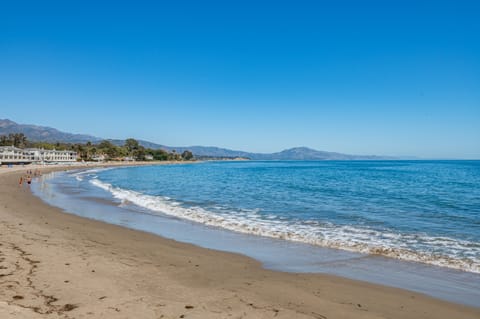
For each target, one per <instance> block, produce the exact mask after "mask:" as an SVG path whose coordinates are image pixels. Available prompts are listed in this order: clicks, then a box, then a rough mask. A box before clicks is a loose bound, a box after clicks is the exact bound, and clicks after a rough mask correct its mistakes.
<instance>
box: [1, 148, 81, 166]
mask: <svg viewBox="0 0 480 319" xmlns="http://www.w3.org/2000/svg"><path fill="white" fill-rule="evenodd" d="M76 161H77V152H74V151H57V150H44V149H39V148H27V149H21V148H18V147H13V146H0V164H30V163H68V162H76Z"/></svg>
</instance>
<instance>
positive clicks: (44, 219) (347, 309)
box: [0, 167, 480, 319]
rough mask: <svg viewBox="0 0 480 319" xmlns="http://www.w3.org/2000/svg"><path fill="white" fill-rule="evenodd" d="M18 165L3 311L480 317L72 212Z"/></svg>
mask: <svg viewBox="0 0 480 319" xmlns="http://www.w3.org/2000/svg"><path fill="white" fill-rule="evenodd" d="M25 169H27V168H25ZM29 169H30V167H29ZM51 169H52V168H49V169H48V170H51ZM57 169H58V168H57ZM21 170H22V168H17V171H16V169H7V168H0V318H2V319H4V318H480V309H478V308H471V307H466V306H462V305H456V304H452V303H448V302H444V301H440V300H436V299H433V298H430V297H428V296H424V295H421V294H417V293H413V292H409V291H405V290H401V289H395V288H389V287H383V286H379V285H373V284H369V283H364V282H359V281H354V280H348V279H344V278H339V277H335V276H330V275H322V274H293V273H282V272H276V271H270V270H265V269H263V268H262V267H261V265H260V264H259V263H258V262H256V261H255V260H252V259H250V258H247V257H244V256H240V255H236V254H230V253H224V252H218V251H213V250H209V249H204V248H199V247H196V246H194V245H189V244H183V243H178V242H176V241H173V240H167V239H164V238H161V237H158V236H155V235H151V234H147V233H143V232H139V231H134V230H129V229H126V228H122V227H119V226H114V225H109V224H105V223H102V222H97V221H92V220H88V219H84V218H81V217H77V216H74V215H70V214H66V213H63V212H62V211H61V210H59V209H57V208H54V207H51V206H48V205H47V204H45V203H43V202H42V201H41V200H40V199H39V198H37V197H35V196H33V195H32V194H31V192H30V191H29V189H28V186H26V185H25V186H23V187H19V186H18V180H19V176H20V174H21Z"/></svg>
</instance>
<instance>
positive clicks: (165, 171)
mask: <svg viewBox="0 0 480 319" xmlns="http://www.w3.org/2000/svg"><path fill="white" fill-rule="evenodd" d="M71 177H72V178H73V177H74V178H75V180H76V181H77V182H82V183H89V184H90V185H91V187H99V188H102V189H103V190H105V191H108V192H109V193H111V195H112V196H113V197H114V198H115V199H116V200H118V201H119V202H120V205H133V206H138V207H141V208H143V209H146V210H148V211H150V212H151V213H153V214H162V215H170V216H174V217H178V218H181V219H187V220H190V221H194V222H198V223H202V224H205V225H209V226H215V227H220V228H223V229H228V230H231V231H235V232H241V233H248V234H253V235H258V236H265V237H271V238H280V239H283V240H287V241H294V242H303V243H308V244H313V245H318V246H324V247H332V248H340V249H343V250H348V251H353V252H361V253H371V254H378V255H384V256H387V257H392V258H397V259H402V260H409V261H419V262H422V263H427V264H433V265H438V266H443V267H449V268H456V269H462V270H466V271H469V272H476V273H479V272H480V161H338V162H337V161H334V162H331V161H328V162H325V161H322V162H303V161H302V162H297V161H293V162H292V161H284V162H250V161H247V162H209V163H200V164H194V165H192V164H186V165H169V166H149V167H129V168H120V169H107V170H93V171H82V172H77V173H73V174H71Z"/></svg>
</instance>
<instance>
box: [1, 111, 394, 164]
mask: <svg viewBox="0 0 480 319" xmlns="http://www.w3.org/2000/svg"><path fill="white" fill-rule="evenodd" d="M10 133H23V134H25V136H26V137H27V138H28V139H29V140H31V141H45V142H66V143H86V142H89V141H90V142H92V143H98V142H100V141H102V140H106V138H99V137H96V136H92V135H87V134H72V133H67V132H62V131H59V130H57V129H55V128H51V127H46V126H39V125H30V124H18V123H15V122H13V121H11V120H8V119H4V120H1V119H0V135H5V134H10ZM107 140H109V141H111V142H112V143H114V144H117V145H123V144H124V140H114V139H113V140H112V139H107ZM138 141H139V143H140V145H142V146H144V147H147V148H152V149H164V150H167V151H172V150H175V151H176V152H178V153H181V152H183V151H185V150H189V151H191V152H192V153H193V154H194V155H196V156H206V157H244V158H250V159H252V160H369V159H394V158H392V157H386V156H376V155H349V154H342V153H334V152H325V151H317V150H314V149H311V148H308V147H295V148H291V149H287V150H283V151H281V152H276V153H268V154H267V153H250V152H244V151H237V150H230V149H225V148H219V147H212V146H188V147H173V146H166V145H161V144H156V143H152V142H149V141H144V140H138Z"/></svg>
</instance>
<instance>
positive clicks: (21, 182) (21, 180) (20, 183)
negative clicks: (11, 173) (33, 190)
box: [18, 176, 23, 187]
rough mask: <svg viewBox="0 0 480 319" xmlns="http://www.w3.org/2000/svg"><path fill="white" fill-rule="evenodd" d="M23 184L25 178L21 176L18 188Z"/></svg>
mask: <svg viewBox="0 0 480 319" xmlns="http://www.w3.org/2000/svg"><path fill="white" fill-rule="evenodd" d="M22 184H23V176H20V180H19V181H18V186H20V187H21V186H22Z"/></svg>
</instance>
